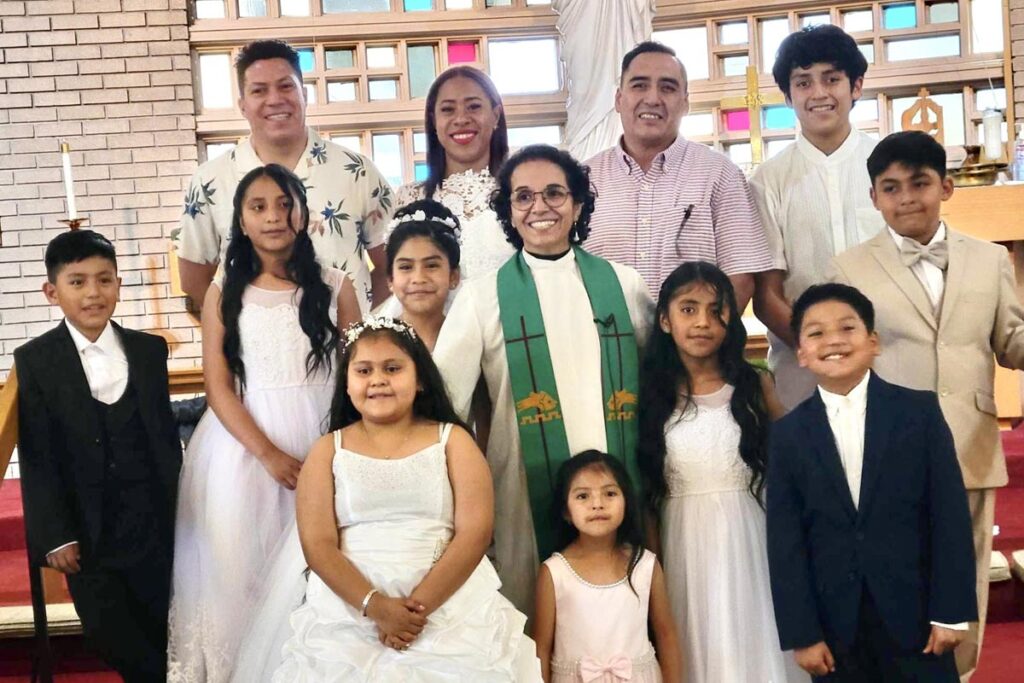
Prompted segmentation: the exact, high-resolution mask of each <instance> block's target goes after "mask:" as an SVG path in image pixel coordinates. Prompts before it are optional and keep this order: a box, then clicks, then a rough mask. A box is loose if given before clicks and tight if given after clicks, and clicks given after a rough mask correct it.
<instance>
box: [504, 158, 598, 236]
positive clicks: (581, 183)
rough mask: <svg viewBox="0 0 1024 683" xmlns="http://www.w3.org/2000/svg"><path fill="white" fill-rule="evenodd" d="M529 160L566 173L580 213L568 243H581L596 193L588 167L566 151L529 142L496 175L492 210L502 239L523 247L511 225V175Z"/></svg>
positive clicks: (588, 231) (588, 229)
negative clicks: (547, 164) (541, 162)
mask: <svg viewBox="0 0 1024 683" xmlns="http://www.w3.org/2000/svg"><path fill="white" fill-rule="evenodd" d="M528 161H547V162H549V163H552V164H554V165H555V166H558V167H559V168H560V169H562V172H563V173H564V174H565V182H566V184H567V185H568V187H569V194H571V195H572V200H573V201H574V202H575V203H576V204H578V205H579V207H580V215H579V218H577V219H576V222H575V223H574V224H573V226H572V230H571V231H570V232H569V243H570V244H581V243H582V242H583V241H584V240H585V239H587V235H589V234H590V217H591V216H592V215H593V213H594V203H595V202H596V201H597V193H596V192H595V191H594V189H593V187H592V186H591V184H590V169H589V168H587V167H586V166H584V165H583V164H581V163H580V162H578V161H576V159H574V158H573V156H572V155H571V154H569V153H568V152H566V151H564V150H561V149H558V148H557V147H552V146H551V145H528V146H526V147H523V148H522V149H520V150H519V151H518V152H516V153H515V154H513V155H512V156H510V157H509V158H508V161H506V162H505V164H504V165H503V166H502V167H501V170H500V171H499V172H498V177H497V179H496V180H497V188H496V189H495V190H494V193H493V194H491V209H493V210H494V213H496V214H497V216H498V222H499V223H501V229H502V230H504V231H505V238H506V239H507V240H508V241H509V244H511V245H512V246H513V247H515V248H516V249H522V248H523V238H522V237H520V236H519V231H518V230H516V228H515V226H514V225H513V224H512V174H513V173H514V172H515V170H516V168H518V167H519V166H520V165H521V164H524V163H526V162H528Z"/></svg>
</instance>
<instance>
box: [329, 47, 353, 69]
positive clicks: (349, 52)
mask: <svg viewBox="0 0 1024 683" xmlns="http://www.w3.org/2000/svg"><path fill="white" fill-rule="evenodd" d="M324 57H325V59H326V61H327V68H328V69H351V68H352V67H354V66H355V65H356V51H355V50H353V49H352V48H350V47H336V48H327V50H325V51H324Z"/></svg>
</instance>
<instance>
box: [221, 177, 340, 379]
mask: <svg viewBox="0 0 1024 683" xmlns="http://www.w3.org/2000/svg"><path fill="white" fill-rule="evenodd" d="M263 177H267V178H270V179H271V180H273V181H274V182H275V183H277V186H278V187H280V188H281V191H282V192H284V193H285V194H286V195H287V196H289V197H291V198H292V201H295V202H298V205H299V209H300V213H301V217H300V218H299V221H300V224H299V225H292V214H291V212H290V211H289V213H288V227H289V228H291V230H292V232H293V233H295V244H294V246H293V248H292V254H291V256H290V257H289V258H288V261H287V262H286V263H285V272H286V274H287V277H288V279H289V280H291V281H292V282H294V283H295V284H296V285H298V286H299V289H300V290H301V292H302V297H301V299H300V300H299V326H300V327H301V328H302V331H303V332H305V333H306V336H307V337H309V343H310V347H311V348H310V351H309V354H308V355H307V356H306V374H307V375H311V374H313V373H314V372H316V371H317V370H320V369H325V370H328V371H329V370H330V369H331V364H332V359H333V358H334V355H335V354H336V353H337V349H338V328H337V326H336V325H335V324H334V323H333V322H332V321H331V316H330V310H331V301H332V299H333V294H332V293H331V288H330V287H328V286H327V283H325V282H324V280H323V275H322V273H321V271H320V264H319V263H317V261H316V254H315V253H314V252H313V242H312V240H310V238H309V230H308V228H309V207H308V206H307V205H306V188H305V187H303V185H302V181H301V180H299V179H298V178H297V177H296V176H295V174H294V173H292V172H291V171H289V170H288V169H286V168H285V167H284V166H279V165H278V164H268V165H266V166H260V167H257V168H254V169H253V170H251V171H249V172H248V173H246V174H245V177H244V178H242V181H241V182H240V183H238V189H237V190H235V197H234V204H233V206H234V210H235V212H234V215H233V216H232V218H231V238H230V239H231V241H230V242H228V249H227V253H226V254H225V256H224V288H223V290H222V292H221V299H220V315H221V319H222V320H223V322H224V357H225V358H226V359H227V362H228V368H229V369H230V370H231V372H232V373H233V374H234V375H235V377H237V378H238V381H239V382H240V384H241V385H242V387H244V386H245V364H244V363H243V362H242V353H241V351H242V349H241V337H240V336H239V331H238V317H239V315H241V313H242V294H243V293H244V292H245V288H246V287H248V286H249V285H250V284H251V283H252V281H253V280H255V279H256V277H257V276H258V275H259V274H260V273H261V272H262V271H263V264H262V263H261V262H260V259H259V256H258V255H257V254H256V249H255V248H254V247H253V245H252V240H250V239H249V238H248V237H247V236H246V235H245V234H244V233H243V232H242V202H243V201H244V199H245V193H246V191H247V190H248V189H249V186H250V185H252V184H253V182H254V181H255V180H256V179H257V178H263Z"/></svg>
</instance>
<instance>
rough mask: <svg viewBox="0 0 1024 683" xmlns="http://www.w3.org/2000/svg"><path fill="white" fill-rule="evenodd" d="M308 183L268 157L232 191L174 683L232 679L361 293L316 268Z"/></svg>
mask: <svg viewBox="0 0 1024 683" xmlns="http://www.w3.org/2000/svg"><path fill="white" fill-rule="evenodd" d="M308 223H309V211H308V209H307V207H306V199H305V191H304V189H303V186H302V182H301V181H300V180H299V179H298V178H296V177H295V176H294V175H293V174H292V173H291V172H289V171H288V170H286V169H284V168H283V167H281V166H277V165H274V164H271V165H269V166H266V167H261V168H257V169H254V170H252V171H251V172H249V173H248V174H247V175H246V176H245V177H244V178H243V179H242V181H241V183H239V185H238V190H237V192H236V193H235V197H234V220H233V222H232V226H231V243H230V245H229V247H228V251H227V254H226V257H225V266H224V276H223V278H221V279H218V281H217V282H215V283H214V284H213V285H212V286H211V287H210V289H209V291H208V292H207V295H206V300H205V303H204V306H203V373H204V377H205V382H206V396H207V399H208V400H209V404H210V408H211V409H212V410H209V411H207V412H206V414H205V415H204V416H203V419H202V420H201V421H200V423H199V426H198V427H197V428H196V431H195V434H194V436H193V437H192V440H191V441H190V443H189V447H188V449H187V451H186V453H185V458H184V464H183V466H182V470H181V484H180V489H179V494H178V515H177V523H176V528H175V547H174V573H173V588H172V591H173V592H172V602H171V616H170V642H169V658H168V680H169V681H171V682H172V683H174V682H178V681H181V682H186V681H187V682H193V681H195V682H200V681H206V682H208V683H214V682H220V681H225V680H227V678H228V676H229V674H230V669H231V666H232V664H233V662H234V655H235V650H236V648H237V645H238V641H239V639H240V638H241V630H242V627H243V625H244V624H245V622H246V618H247V611H248V609H249V606H250V605H251V603H252V600H253V596H254V594H255V591H256V589H257V588H258V586H257V585H256V583H257V581H258V576H259V573H260V570H261V568H262V565H263V564H264V562H266V560H267V558H268V557H269V556H270V553H271V552H272V550H273V549H274V547H275V546H276V545H277V544H278V543H279V541H280V538H281V535H282V533H283V531H284V530H285V529H287V528H288V527H289V525H290V523H291V522H292V520H293V519H294V504H295V498H294V493H293V489H294V488H295V485H296V482H297V480H298V475H299V470H300V468H301V466H302V459H303V458H304V457H305V454H306V453H307V452H308V451H309V448H310V446H311V445H312V444H313V442H314V441H315V440H316V439H317V438H318V437H319V436H320V435H321V434H323V431H324V428H325V426H326V418H327V415H328V410H329V407H330V401H331V392H332V389H333V367H334V361H335V356H336V353H337V347H338V338H339V335H338V324H347V323H349V322H351V321H352V320H353V319H358V316H359V305H358V303H357V301H356V296H355V290H354V288H353V286H352V284H351V283H350V282H349V281H348V279H347V278H346V277H345V275H344V273H342V272H341V271H338V270H333V269H331V270H321V268H320V266H319V265H317V263H316V259H315V256H314V253H313V245H312V243H311V242H310V239H309V236H308V234H307V232H306V228H307V226H308Z"/></svg>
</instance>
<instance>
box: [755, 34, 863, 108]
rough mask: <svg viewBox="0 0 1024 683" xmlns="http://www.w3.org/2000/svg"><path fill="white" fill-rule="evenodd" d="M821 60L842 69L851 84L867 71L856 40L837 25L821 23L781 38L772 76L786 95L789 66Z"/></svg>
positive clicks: (787, 91) (791, 71) (806, 64)
mask: <svg viewBox="0 0 1024 683" xmlns="http://www.w3.org/2000/svg"><path fill="white" fill-rule="evenodd" d="M822 63H823V64H831V65H833V66H834V67H835V68H837V69H839V70H840V71H842V72H843V73H845V74H846V77H847V78H848V79H850V87H851V88H853V85H854V83H856V81H857V79H858V78H861V77H863V76H864V74H866V73H867V71H868V60H867V59H866V58H865V57H864V55H863V54H861V51H860V50H859V49H857V42H856V41H855V40H854V39H853V38H851V37H850V35H849V34H848V33H846V31H844V30H843V29H841V28H839V27H838V26H833V25H832V24H824V25H820V26H808V27H807V28H804V29H802V30H800V31H796V32H795V33H790V34H789V36H787V37H786V39H785V40H783V41H782V43H781V44H780V45H779V50H778V52H777V53H776V55H775V65H774V66H772V77H773V78H774V79H775V83H776V84H777V85H778V86H779V90H781V91H782V94H783V95H785V96H786V97H787V98H788V97H789V77H790V75H791V74H792V73H793V69H797V68H807V67H809V66H811V65H812V64H822Z"/></svg>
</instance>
